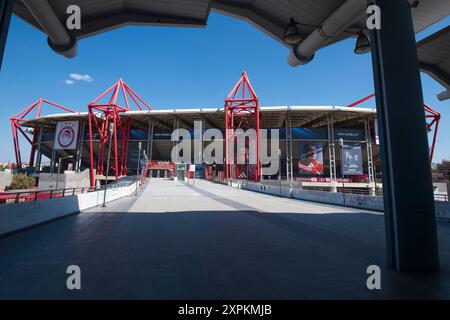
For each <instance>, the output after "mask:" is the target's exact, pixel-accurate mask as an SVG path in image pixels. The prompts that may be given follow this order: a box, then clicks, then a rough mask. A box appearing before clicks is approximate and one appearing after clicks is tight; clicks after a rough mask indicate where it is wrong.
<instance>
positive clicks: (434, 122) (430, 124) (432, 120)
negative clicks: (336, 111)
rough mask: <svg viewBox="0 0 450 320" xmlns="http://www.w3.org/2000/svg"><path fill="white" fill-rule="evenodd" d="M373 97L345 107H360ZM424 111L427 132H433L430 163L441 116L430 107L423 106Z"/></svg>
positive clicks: (372, 95)
mask: <svg viewBox="0 0 450 320" xmlns="http://www.w3.org/2000/svg"><path fill="white" fill-rule="evenodd" d="M374 97H375V93H373V94H371V95H370V96H367V97H365V98H363V99H361V100H358V101H356V102H354V103H352V104H349V105H348V106H347V107H349V108H352V107H355V106H357V105H360V104H361V103H363V102H366V101H367V100H370V99H372V98H374ZM423 106H424V109H425V119H426V121H427V132H428V133H430V132H433V140H432V143H431V147H430V163H431V162H433V156H434V150H435V148H436V141H437V134H438V131H439V122H440V121H441V114H440V113H439V112H437V111H436V110H434V109H433V108H431V107H430V106H428V105H426V104H424V105H423Z"/></svg>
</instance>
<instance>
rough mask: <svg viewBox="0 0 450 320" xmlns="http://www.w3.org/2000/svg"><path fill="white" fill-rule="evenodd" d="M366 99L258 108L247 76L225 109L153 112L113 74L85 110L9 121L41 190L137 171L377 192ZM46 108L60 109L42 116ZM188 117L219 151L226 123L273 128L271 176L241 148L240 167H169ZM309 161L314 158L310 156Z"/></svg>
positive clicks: (33, 109) (35, 107)
mask: <svg viewBox="0 0 450 320" xmlns="http://www.w3.org/2000/svg"><path fill="white" fill-rule="evenodd" d="M372 97H373V95H371V96H369V97H367V98H364V99H362V100H360V101H357V102H355V103H353V104H351V105H349V106H259V98H258V97H257V95H256V93H255V91H254V89H253V87H252V86H251V84H250V80H249V78H248V76H247V74H246V73H245V72H244V73H243V74H242V77H241V79H240V80H239V82H238V83H237V84H236V86H235V87H234V88H233V90H232V91H231V92H230V94H229V95H228V97H227V99H225V107H224V108H192V109H163V110H161V109H160V110H153V109H152V108H151V107H150V105H149V104H148V103H146V102H145V100H144V99H142V98H141V97H140V96H139V95H138V94H137V93H136V92H134V91H133V89H131V88H130V87H129V86H128V85H127V84H126V83H125V82H124V81H123V80H121V79H120V80H119V81H118V82H117V83H115V84H114V85H113V86H112V87H110V88H109V89H108V90H107V91H105V92H104V93H102V94H101V95H100V96H99V97H98V98H97V99H95V100H94V101H93V102H91V103H90V104H89V105H88V111H87V112H76V111H74V110H72V109H70V108H67V107H63V106H61V105H58V104H55V103H53V102H50V101H48V100H45V99H39V100H38V101H37V102H35V103H34V104H32V105H30V106H28V107H27V108H26V109H24V110H23V111H21V112H20V113H18V114H17V115H15V116H13V117H11V126H12V132H13V140H14V148H15V155H16V163H17V167H18V168H26V169H24V170H25V171H27V173H29V174H31V175H32V176H34V177H35V178H36V179H37V181H38V186H39V189H46V190H49V189H52V188H56V187H57V186H59V188H73V187H76V188H81V187H86V188H87V187H95V186H99V185H102V184H105V182H106V181H108V182H110V181H115V180H118V179H121V178H123V177H126V176H136V175H143V176H146V177H161V178H174V177H177V178H179V179H184V178H185V177H186V178H193V177H194V176H195V177H196V178H203V179H209V180H215V181H219V182H226V181H229V180H236V179H244V180H253V181H260V180H273V179H275V180H277V179H280V180H288V181H291V182H292V181H301V183H302V186H303V187H304V188H315V189H321V190H327V191H337V190H338V189H339V188H347V189H353V190H357V192H358V193H370V194H375V193H380V192H381V188H382V185H381V165H380V159H379V152H380V151H379V143H378V142H379V137H378V130H377V120H376V110H375V109H374V108H373V109H371V108H358V105H359V104H361V103H362V102H365V101H367V100H369V99H370V98H372ZM103 100H105V101H107V102H103ZM51 109H53V110H55V109H57V110H58V112H57V113H49V114H46V115H44V113H48V112H49V110H51ZM225 109H226V110H227V112H226V111H225ZM425 109H426V111H427V118H430V119H431V121H428V122H427V125H428V131H429V132H431V131H434V139H433V145H432V148H431V154H430V157H432V153H433V150H434V143H435V142H434V141H435V139H436V135H437V127H438V124H439V120H440V115H439V114H438V113H437V112H435V111H433V110H432V109H431V108H430V107H428V106H425ZM226 114H228V115H229V116H228V117H227V116H226ZM194 123H200V124H201V129H202V130H206V129H218V130H220V131H221V132H222V133H223V136H225V138H223V139H222V140H223V145H224V149H225V148H226V147H225V145H226V140H227V139H231V138H230V137H228V136H227V135H226V134H225V131H226V130H225V129H231V130H236V129H244V130H245V129H248V128H259V129H267V130H269V131H270V130H272V129H278V130H279V144H278V145H279V150H278V152H277V150H270V145H271V144H270V136H269V137H268V138H267V139H268V142H267V145H268V147H267V148H268V150H267V152H268V153H270V154H271V155H272V156H273V155H274V153H275V154H276V153H278V154H279V156H278V161H277V162H278V165H279V170H277V171H278V172H277V174H275V175H273V174H272V175H263V174H262V171H261V167H262V165H261V162H260V160H259V159H258V161H257V164H254V165H253V164H249V160H248V159H249V154H248V153H249V150H248V148H247V149H246V150H241V151H237V152H236V153H237V154H238V155H237V156H239V152H241V153H246V154H244V156H245V159H246V160H245V161H246V162H245V164H244V165H238V164H234V162H233V161H231V160H230V159H227V157H224V161H223V162H222V163H215V162H213V163H208V162H206V161H203V158H202V156H201V155H200V160H197V162H196V166H190V163H175V162H174V161H173V159H172V155H171V154H172V150H173V148H174V147H175V146H176V145H177V144H178V143H179V141H173V139H172V132H173V131H174V130H176V129H187V130H188V131H189V132H191V133H192V135H194ZM257 123H258V125H257ZM433 126H434V127H433ZM258 132H259V131H258ZM23 142H28V144H29V145H30V147H31V150H30V158H29V162H28V164H26V163H24V162H23V160H22V151H21V143H22V144H23ZM233 143H234V144H236V143H235V141H233ZM259 143H260V142H259V141H257V145H258V146H259ZM247 144H248V143H247ZM200 145H201V147H200V150H201V154H203V150H204V149H205V148H206V147H207V146H208V142H207V141H203V140H201V143H200ZM109 146H111V147H109ZM258 148H259V147H258ZM309 149H313V151H312V153H313V155H311V150H309ZM192 152H193V151H192ZM259 153H260V152H258V154H259ZM311 157H313V158H314V159H313V160H312V162H313V163H312V162H311V161H310V160H311V159H310V160H308V158H311ZM194 158H195V156H194V155H192V159H194ZM43 159H48V161H47V162H45V161H43ZM108 159H109V166H108ZM308 161H309V162H308ZM194 168H195V169H194ZM60 171H61V174H60ZM55 172H58V175H57V178H56V180H57V181H58V183H55V182H56V181H55V178H53V175H54V173H55Z"/></svg>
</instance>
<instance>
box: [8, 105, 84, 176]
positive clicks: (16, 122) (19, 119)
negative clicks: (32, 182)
mask: <svg viewBox="0 0 450 320" xmlns="http://www.w3.org/2000/svg"><path fill="white" fill-rule="evenodd" d="M45 106H50V107H55V108H58V109H61V110H64V111H66V112H70V113H76V111H74V110H71V109H69V108H66V107H63V106H60V105H58V104H56V103H53V102H51V101H48V100H45V99H43V98H40V99H39V100H37V101H36V102H35V103H33V104H31V105H29V106H28V107H26V108H25V109H23V110H22V111H20V112H19V113H18V114H16V115H14V116H12V117H11V118H10V122H11V129H12V136H13V143H14V152H15V156H16V165H17V167H18V168H21V167H22V155H21V150H20V140H19V138H20V135H19V133H20V134H21V135H22V136H23V137H24V138H25V139H26V141H28V142H29V143H30V145H31V153H30V162H29V166H30V167H33V166H34V155H35V151H36V143H37V139H38V136H39V127H35V128H33V131H32V133H31V135H32V138H30V137H29V136H28V135H27V133H26V132H25V131H24V130H23V128H22V127H21V125H22V123H24V122H25V121H27V120H30V119H39V118H40V117H41V115H42V109H43V108H44V107H45ZM35 110H36V116H35V117H33V118H30V119H28V118H27V116H29V115H30V114H31V113H32V112H33V111H35Z"/></svg>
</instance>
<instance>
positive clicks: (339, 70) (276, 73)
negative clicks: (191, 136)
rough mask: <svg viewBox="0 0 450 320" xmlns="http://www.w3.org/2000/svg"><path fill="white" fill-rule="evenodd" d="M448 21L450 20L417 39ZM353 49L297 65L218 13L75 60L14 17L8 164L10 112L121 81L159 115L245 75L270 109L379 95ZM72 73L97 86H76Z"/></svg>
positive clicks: (433, 88)
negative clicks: (202, 22)
mask: <svg viewBox="0 0 450 320" xmlns="http://www.w3.org/2000/svg"><path fill="white" fill-rule="evenodd" d="M449 24H450V17H447V18H446V19H445V20H443V21H441V22H439V23H438V24H436V25H435V26H432V27H430V28H429V29H427V30H425V31H424V32H422V33H421V34H419V35H418V36H417V38H418V40H420V39H422V38H423V37H425V36H427V35H429V34H431V33H433V32H435V31H437V30H439V29H441V28H442V27H444V26H446V25H449ZM353 49H354V40H353V39H350V40H347V41H344V42H341V43H338V44H336V45H334V46H331V47H328V48H325V49H323V50H320V51H319V52H318V53H317V54H316V57H315V60H313V62H311V63H310V64H308V65H306V66H301V67H298V68H292V67H290V66H289V65H288V64H287V62H286V59H287V56H288V53H289V51H288V49H287V48H286V47H284V46H282V45H281V44H279V43H278V42H276V41H275V40H273V39H272V38H270V37H269V36H267V35H266V34H264V33H262V32H260V31H259V30H257V29H256V28H254V27H252V26H251V25H249V24H247V23H246V22H244V21H241V20H237V19H234V18H230V17H225V16H222V15H219V14H215V13H213V14H211V15H210V17H209V21H208V26H207V27H206V28H198V29H197V28H167V27H166V28H162V27H135V26H133V27H125V28H120V29H117V30H114V31H111V32H107V33H103V34H100V35H97V36H95V37H91V38H87V39H84V40H82V41H80V42H79V45H78V55H77V57H75V58H74V59H66V58H64V57H62V56H59V55H57V54H55V53H54V52H53V51H52V50H50V49H49V48H48V46H47V41H46V37H45V35H44V34H43V33H41V32H39V31H38V30H36V29H34V28H33V27H31V26H30V25H28V24H26V23H25V22H23V21H21V20H20V19H18V18H16V17H14V18H13V20H12V24H11V29H10V33H9V37H8V42H7V46H6V52H5V56H4V60H3V66H2V70H1V73H0V96H1V104H2V105H1V108H0V121H1V122H0V123H1V126H0V134H1V136H2V137H3V139H1V140H0V162H6V161H8V160H11V161H13V157H14V152H13V145H12V139H11V130H10V127H9V117H10V116H11V115H13V114H15V113H17V112H19V111H20V110H21V109H23V108H25V107H26V106H28V105H30V104H31V103H32V102H34V101H35V100H37V99H38V98H40V97H43V98H46V99H48V100H51V101H53V102H56V103H58V104H62V105H64V106H67V107H69V108H73V109H75V110H78V111H86V106H87V104H88V103H89V102H90V101H92V100H93V99H95V98H96V97H97V96H98V95H99V94H100V93H102V92H103V91H104V90H106V89H107V88H108V87H109V86H110V85H112V84H113V83H114V82H115V81H117V80H118V79H119V78H120V77H121V78H123V79H124V81H125V82H126V83H127V84H128V85H129V86H130V87H131V88H133V89H134V90H135V91H136V92H137V93H138V94H139V95H140V96H141V97H142V98H144V99H145V100H146V101H147V102H148V103H150V105H151V106H152V107H153V108H154V109H163V108H167V107H171V108H174V107H176V108H184V107H186V108H194V107H221V106H222V105H223V99H224V98H225V97H226V95H227V94H228V92H229V91H230V90H231V88H232V87H233V85H234V84H235V82H236V81H237V80H238V79H239V77H240V74H241V72H242V71H243V70H246V71H247V72H248V74H249V77H250V80H251V81H252V84H253V86H254V88H255V90H256V92H257V94H258V95H259V98H260V100H261V104H262V105H263V106H275V105H347V104H349V103H351V102H353V101H355V100H357V99H359V98H362V97H364V96H366V95H369V94H370V93H372V92H373V78H372V66H371V57H370V55H362V56H360V55H355V54H354V53H353ZM72 73H77V74H82V75H85V74H88V75H90V76H91V77H92V78H93V79H94V80H93V81H91V82H87V81H75V83H74V84H72V85H68V84H66V82H65V81H66V80H68V79H70V77H69V74H72ZM422 79H423V88H424V97H425V101H426V102H427V103H428V104H429V105H431V106H432V107H434V108H435V109H436V110H437V111H439V112H440V113H441V114H442V116H443V119H442V122H441V123H442V124H441V130H440V134H439V137H438V144H437V150H436V157H435V161H440V160H441V159H442V158H447V159H450V102H448V101H447V102H439V101H438V100H437V98H436V94H437V93H439V92H441V91H442V90H443V87H442V86H440V85H439V84H437V83H436V82H435V81H434V80H432V79H431V78H430V77H428V76H426V75H423V76H422ZM374 103H375V101H374V100H372V101H371V102H370V103H366V104H365V106H373V105H374ZM51 112H52V110H51V109H49V112H47V113H51Z"/></svg>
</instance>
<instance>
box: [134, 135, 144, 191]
mask: <svg viewBox="0 0 450 320" xmlns="http://www.w3.org/2000/svg"><path fill="white" fill-rule="evenodd" d="M141 149H142V142H140V141H139V153H138V163H137V172H136V193H135V196H137V195H138V187H139V176H140V173H139V165H140V164H141Z"/></svg>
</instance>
